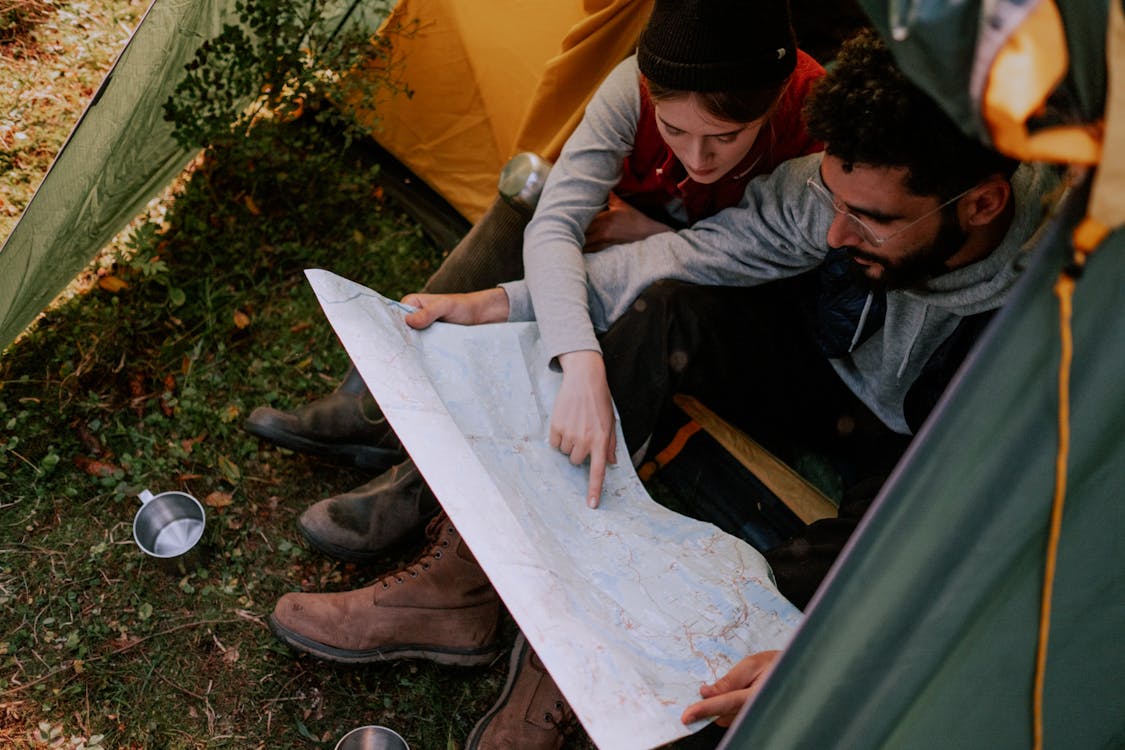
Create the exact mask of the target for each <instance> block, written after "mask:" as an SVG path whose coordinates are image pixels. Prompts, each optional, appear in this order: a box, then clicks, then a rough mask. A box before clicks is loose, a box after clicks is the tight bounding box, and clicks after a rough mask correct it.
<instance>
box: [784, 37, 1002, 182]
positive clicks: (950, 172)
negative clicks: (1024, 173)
mask: <svg viewBox="0 0 1125 750" xmlns="http://www.w3.org/2000/svg"><path fill="white" fill-rule="evenodd" d="M804 114H805V119H806V121H807V123H808V130H809V133H810V134H811V135H812V136H813V137H814V138H816V139H817V140H819V141H821V142H822V143H824V144H825V150H826V152H827V153H829V154H831V155H832V156H835V157H838V158H840V159H842V160H844V162H846V163H849V164H867V165H873V166H880V167H906V168H907V169H908V170H909V175H908V177H907V180H906V187H907V188H908V189H909V190H910V191H911V192H913V193H915V194H916V195H935V196H937V197H938V198H940V199H942V200H948V199H949V198H952V197H953V196H955V195H957V194H958V193H960V192H961V191H963V190H966V189H968V188H970V187H972V186H973V185H976V184H977V183H979V182H981V181H983V180H984V179H986V178H988V177H990V176H992V175H994V174H1002V175H1004V176H1006V177H1010V176H1011V174H1012V172H1014V171H1015V168H1016V166H1018V162H1016V161H1015V160H1013V159H1009V158H1008V157H1005V156H1003V155H1001V154H999V153H997V152H996V151H994V150H992V149H990V148H988V147H987V146H985V145H984V144H982V143H980V142H979V141H977V140H975V139H974V138H971V137H970V136H968V135H966V134H965V133H964V132H963V131H962V130H961V129H960V128H959V127H958V126H957V124H956V123H954V122H953V120H952V119H951V118H950V117H949V116H948V115H947V114H945V112H944V111H942V109H941V108H940V107H939V106H938V105H937V103H936V102H934V100H933V99H931V98H930V97H929V96H927V95H926V94H925V93H924V92H923V91H922V90H921V89H919V88H918V87H917V86H915V85H914V84H913V83H911V82H910V81H909V80H908V79H907V78H906V76H905V75H903V74H902V72H901V71H900V70H899V69H898V66H897V65H896V64H895V60H894V56H893V55H892V54H891V51H890V49H888V48H887V46H886V44H885V43H884V42H883V41H882V39H880V38H879V36H878V35H876V34H875V33H874V32H872V31H870V30H864V31H861V32H860V33H858V34H857V35H855V36H854V37H852V38H851V39H849V40H848V41H847V42H845V43H844V44H843V45H842V46H841V47H840V53H839V55H838V57H837V58H836V61H835V64H834V65H832V66H831V67H830V69H829V71H828V73H827V74H826V75H825V76H824V77H823V78H822V79H821V80H820V81H818V82H817V84H816V88H814V89H813V93H812V94H811V96H810V97H809V99H808V101H807V102H806V104H805V110H804Z"/></svg>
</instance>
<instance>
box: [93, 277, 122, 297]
mask: <svg viewBox="0 0 1125 750" xmlns="http://www.w3.org/2000/svg"><path fill="white" fill-rule="evenodd" d="M98 286H100V287H101V288H102V289H104V290H105V291H107V292H109V293H110V294H117V293H118V292H120V291H121V290H122V289H128V288H129V282H127V281H125V280H124V279H122V278H120V277H118V276H103V277H101V278H100V279H98Z"/></svg>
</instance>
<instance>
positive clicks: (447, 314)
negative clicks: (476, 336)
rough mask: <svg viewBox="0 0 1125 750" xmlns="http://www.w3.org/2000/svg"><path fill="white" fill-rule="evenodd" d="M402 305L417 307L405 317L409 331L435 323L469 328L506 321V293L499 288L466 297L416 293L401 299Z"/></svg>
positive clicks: (462, 295)
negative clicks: (436, 321)
mask: <svg viewBox="0 0 1125 750" xmlns="http://www.w3.org/2000/svg"><path fill="white" fill-rule="evenodd" d="M402 303H403V304H404V305H410V306H411V307H417V308H418V309H417V310H415V311H414V312H412V313H409V314H408V315H407V316H406V324H407V325H408V326H410V327H411V328H426V327H428V326H429V325H430V324H431V323H433V322H434V321H435V320H444V321H445V322H447V323H460V324H461V325H466V326H472V325H477V324H479V323H503V322H504V321H506V320H507V319H508V293H507V292H505V291H504V290H503V289H501V288H500V287H496V288H494V289H485V290H483V291H480V292H470V293H468V294H425V293H423V292H416V293H414V294H408V295H406V296H405V297H403V298H402Z"/></svg>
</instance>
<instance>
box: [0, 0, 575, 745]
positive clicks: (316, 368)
mask: <svg viewBox="0 0 1125 750" xmlns="http://www.w3.org/2000/svg"><path fill="white" fill-rule="evenodd" d="M140 10H141V8H140V7H139V6H133V5H128V4H123V3H120V2H118V3H116V4H114V3H112V2H107V3H105V4H104V6H103V5H101V4H95V3H90V4H82V5H71V6H66V7H57V8H55V13H54V15H53V16H52V17H51V18H50V19H49V20H46V21H43V22H42V23H40V25H38V26H36V27H34V28H33V29H31V31H30V32H28V33H26V34H25V35H24V36H23V37H21V40H20V41H18V43H17V45H18V46H17V47H15V48H13V47H12V46H11V45H10V44H8V45H6V46H5V47H4V50H5V55H6V58H5V76H4V80H5V81H6V82H13V81H14V79H13V78H11V77H9V69H10V70H11V71H14V75H15V76H17V77H20V76H22V77H23V78H20V80H19V82H16V83H15V85H13V86H8V84H7V83H5V90H4V96H5V97H9V98H6V99H5V100H4V104H5V106H6V109H5V111H6V112H10V113H15V114H14V115H13V116H12V117H11V119H10V120H6V121H5V123H4V126H3V130H0V137H3V138H5V139H7V140H5V149H4V153H5V157H4V158H5V159H8V163H7V164H6V168H5V171H4V178H3V182H2V183H0V197H2V199H3V201H4V202H3V204H2V205H0V213H3V215H4V219H5V220H6V221H7V220H9V219H14V216H15V214H18V211H19V210H21V209H22V207H23V205H25V204H26V202H27V200H28V199H29V198H30V195H31V193H32V191H33V190H34V187H35V185H36V184H37V183H38V180H39V179H41V177H42V173H43V172H45V170H46V167H47V165H48V164H49V162H50V159H51V158H52V157H53V154H54V150H57V148H58V146H59V144H61V142H62V140H63V139H64V138H65V136H66V133H67V132H69V123H72V122H74V121H75V120H76V118H77V116H78V114H79V112H80V111H81V108H82V107H83V106H84V104H85V97H86V96H88V95H89V94H90V93H92V91H93V90H94V88H95V87H96V85H97V83H98V81H99V80H100V76H101V71H104V69H105V68H106V67H108V64H109V62H110V60H111V59H112V56H113V53H115V52H116V49H117V47H119V46H120V44H121V43H122V42H123V40H124V38H125V28H119V27H121V26H125V27H128V26H130V25H131V24H133V23H135V21H136V19H137V18H138V17H139V13H140ZM68 14H69V15H68ZM74 17H81V18H88V19H96V21H93V20H91V21H90V22H89V24H88V25H87V27H86V28H85V29H77V30H75V31H72V32H71V34H72V36H71V37H70V38H69V39H64V38H61V37H56V36H55V35H56V34H64V33H65V28H66V24H67V23H70V22H71V19H72V18H74ZM80 36H81V37H82V38H83V39H84V40H85V41H84V42H82V43H81V44H80V43H79V40H78V37H80ZM95 41H97V42H98V44H94V42H95ZM86 42H89V43H88V44H87V43H86ZM99 45H100V46H99ZM95 47H96V48H97V50H96V51H97V54H96V55H95V57H96V58H97V59H96V60H92V59H91V58H89V57H88V55H91V54H93V53H94V52H95ZM13 50H15V52H13ZM12 55H16V58H13V57H12ZM67 55H73V56H76V59H75V60H69V61H68V60H67V59H65V58H66V56H67ZM25 58H26V60H27V61H28V64H27V65H26V66H24V65H23V61H24V60H25ZM13 59H14V60H15V62H14V63H13ZM33 60H34V61H35V63H34V64H32V61H33ZM37 66H38V67H37ZM51 70H65V71H74V72H75V74H74V75H73V76H71V75H69V74H68V73H60V74H59V75H57V76H54V77H51V73H50V71H51ZM37 76H44V77H42V78H39V79H37V80H32V79H34V78H36V77H37ZM36 87H38V88H36ZM36 90H41V91H42V92H43V93H42V95H41V96H32V95H31V94H30V93H29V92H32V91H36ZM10 97H15V101H16V102H17V104H16V105H15V106H13V105H12V104H11V102H12V99H11V98H10ZM16 110H19V111H18V112H16ZM16 115H18V117H17V116H16ZM18 133H25V134H29V133H34V134H35V135H34V136H33V137H32V136H29V137H28V138H27V139H26V140H34V142H35V144H36V146H35V147H34V148H32V147H27V148H23V147H19V148H15V149H12V150H9V148H8V146H10V145H11V144H15V143H23V142H24V140H25V139H20V138H18V137H17V134H18ZM310 138H314V136H312V135H310V133H309V131H308V130H307V129H304V128H302V127H301V126H300V124H298V125H289V126H285V125H276V126H272V125H271V126H269V127H264V128H262V129H260V130H259V131H258V132H257V134H256V135H255V137H254V139H253V140H252V141H250V142H248V143H247V144H245V147H244V148H240V150H238V151H225V152H215V153H211V154H209V155H208V156H207V157H205V158H202V159H200V160H198V161H197V162H196V163H195V164H194V165H193V167H192V170H191V171H190V174H189V175H187V176H186V177H185V179H183V180H182V181H181V182H180V183H179V186H178V188H177V190H176V193H175V194H174V195H173V196H171V197H170V199H169V201H168V202H167V204H166V209H167V210H166V213H159V212H158V213H157V214H156V217H157V218H153V219H143V218H142V219H141V221H140V223H138V224H137V225H136V226H135V227H134V228H133V231H132V232H131V233H130V234H129V235H127V237H123V238H121V239H119V240H118V241H117V242H116V243H115V244H114V245H113V246H112V247H111V248H109V249H108V250H107V252H106V253H104V254H103V257H102V258H101V260H100V261H98V262H97V263H96V264H95V265H93V266H92V267H91V268H90V269H89V270H88V271H87V273H86V276H88V277H89V278H90V279H91V283H90V284H89V285H88V287H89V291H88V292H86V293H85V294H84V295H82V296H78V297H72V298H69V299H63V300H61V301H60V302H59V303H58V304H56V305H55V306H54V307H53V308H52V309H51V310H50V312H49V313H48V314H46V315H45V316H44V317H43V318H42V319H41V320H40V321H39V322H38V324H37V325H36V326H35V327H33V328H32V329H31V330H30V331H28V332H27V333H26V334H25V335H24V336H23V337H22V338H21V339H20V341H19V342H18V343H17V344H15V345H13V346H12V347H11V348H9V350H8V351H6V352H5V353H4V356H3V358H2V359H0V746H3V747H12V748H25V747H26V748H39V747H55V748H79V747H83V748H99V747H100V748H222V747H226V748H265V747H268V748H318V747H332V746H333V745H334V743H335V740H336V739H337V738H338V737H339V736H341V735H342V734H343V733H344V732H346V731H347V730H349V729H351V728H353V727H355V726H358V725H362V724H367V723H382V724H387V725H390V726H392V727H394V728H395V729H397V730H398V731H400V732H401V733H402V734H403V735H404V736H406V737H407V738H408V739H409V741H410V742H411V743H412V745H413V746H414V747H415V748H418V749H419V750H431V749H440V748H457V747H460V746H462V744H463V742H464V739H465V737H466V735H467V733H468V731H469V729H470V728H471V727H472V725H473V724H474V723H475V722H476V720H477V719H478V718H479V717H480V716H482V715H483V713H484V712H485V711H486V710H487V708H488V707H489V706H490V705H491V703H492V702H493V700H494V699H495V696H496V694H497V693H498V691H499V688H500V685H501V684H502V681H503V679H504V676H505V675H504V673H505V671H506V666H507V660H506V655H501V656H500V657H499V658H498V659H497V660H496V662H495V663H494V664H493V665H491V666H489V667H486V668H481V669H470V670H457V669H450V668H445V667H439V666H436V665H433V664H430V663H427V662H422V661H414V662H392V663H388V664H386V665H378V666H372V667H369V668H362V669H358V668H342V667H335V666H330V665H327V664H324V663H321V662H318V661H315V660H310V659H307V658H296V657H295V656H294V655H293V654H292V653H291V652H290V651H288V650H287V649H286V648H284V647H282V646H281V645H280V644H279V643H278V642H277V641H276V640H275V639H274V638H273V636H272V635H271V634H270V633H269V631H268V630H267V629H266V627H265V624H264V618H265V617H266V616H267V615H268V613H269V612H270V611H271V610H272V608H273V605H274V603H275V601H276V600H277V598H278V597H279V596H280V595H281V594H282V593H284V592H286V591H290V590H298V589H302V590H347V589H352V588H355V587H357V586H359V585H362V584H363V583H364V582H366V581H368V580H370V579H372V578H374V577H375V576H376V575H377V574H378V573H380V572H382V571H383V570H385V569H386V568H388V567H390V566H391V565H394V564H397V563H398V562H400V561H398V560H392V559H387V560H383V561H380V563H379V564H377V565H373V566H370V567H357V566H355V565H346V564H339V563H337V562H333V561H331V560H328V559H326V558H323V557H321V556H319V555H316V554H314V553H312V552H311V551H310V550H308V549H307V548H306V547H305V545H304V544H303V542H302V541H301V539H300V535H299V533H298V532H297V530H296V526H295V520H296V518H297V516H298V515H299V514H300V513H301V512H302V511H303V510H304V509H305V508H306V507H307V506H308V505H309V504H310V503H311V502H313V501H315V500H317V499H319V498H321V497H325V496H328V495H331V494H335V493H338V492H342V491H345V490H347V489H350V488H352V487H354V486H356V485H358V484H360V483H361V482H363V481H365V480H366V479H367V478H368V477H367V475H365V474H361V473H359V472H356V471H354V470H350V469H347V468H343V467H339V466H334V465H331V464H328V463H324V462H320V461H317V460H315V459H311V458H308V457H305V456H301V455H296V454H293V453H290V452H287V451H284V450H281V449H276V448H273V447H271V446H269V445H266V444H262V443H260V442H259V441H257V440H256V439H253V438H251V437H250V436H249V435H247V434H246V433H244V432H243V431H242V430H241V423H242V421H243V419H244V418H245V416H246V415H247V414H248V412H249V411H250V410H251V409H252V408H253V407H254V406H257V405H260V404H274V405H276V406H279V407H282V408H287V407H291V406H295V405H299V404H301V403H304V402H306V401H308V400H310V399H312V398H315V397H318V396H321V395H324V394H325V393H327V392H328V391H329V390H331V388H332V387H333V386H334V385H335V384H336V383H337V382H338V378H339V377H340V376H341V375H342V374H343V373H344V371H345V368H346V358H345V355H344V353H343V350H342V349H341V348H340V346H339V345H338V344H337V342H336V340H335V337H334V335H333V334H332V332H331V330H330V327H329V325H328V324H327V322H326V320H325V319H324V317H323V315H322V314H321V312H320V310H319V308H318V307H317V304H316V302H315V299H314V296H313V294H312V292H311V290H310V289H309V288H308V285H307V284H306V282H305V281H304V278H303V275H302V274H301V271H302V269H304V268H306V267H309V266H320V267H326V268H330V269H331V270H333V271H335V272H337V273H340V274H342V275H344V276H347V277H349V278H354V279H357V280H359V281H361V282H364V283H366V284H369V285H371V286H373V287H374V288H376V289H378V290H380V291H381V292H383V293H385V294H387V295H388V296H392V297H394V296H398V295H401V294H404V293H406V292H408V291H412V290H415V289H417V288H419V287H420V285H421V283H422V282H423V281H424V279H425V278H426V277H427V276H428V275H429V274H430V273H431V272H432V271H433V270H434V269H435V268H436V267H437V265H438V263H439V262H440V257H441V252H440V251H439V250H438V249H437V248H435V247H434V246H433V245H432V244H431V243H429V242H428V241H427V240H426V238H425V237H424V236H423V234H422V232H421V231H420V229H419V227H418V226H417V225H415V224H414V223H413V222H411V221H410V220H409V219H408V218H407V217H406V216H404V215H403V214H402V213H401V212H399V211H398V210H397V209H396V208H395V207H394V206H393V205H390V204H389V203H387V202H385V201H384V200H383V198H382V190H381V189H380V187H379V183H378V175H377V173H376V172H375V171H374V170H373V169H372V168H371V167H370V166H369V165H367V164H365V163H363V162H362V161H359V160H357V159H354V158H350V157H345V156H343V155H341V154H338V153H333V152H329V151H314V150H313V149H312V146H311V145H310V144H313V143H314V142H315V141H311V140H308V139H310ZM11 223H12V222H9V223H6V224H4V225H2V227H0V228H2V230H3V233H4V234H5V235H6V233H7V232H8V231H9V230H10V228H11ZM145 488H148V489H151V490H153V491H162V490H167V489H181V490H184V491H188V492H190V493H192V494H194V495H195V496H196V497H198V498H199V499H200V500H201V501H203V502H205V503H206V504H208V505H209V506H210V507H208V516H209V520H208V528H207V532H206V536H205V539H204V544H205V547H204V549H205V552H206V555H205V557H204V560H203V562H202V563H201V567H199V568H198V569H196V570H194V571H192V572H190V573H189V574H188V575H184V576H176V575H171V574H169V573H167V572H165V571H164V570H162V569H160V568H159V567H157V566H156V565H154V564H153V562H152V561H151V560H147V559H145V558H144V557H143V555H142V554H141V553H140V552H139V550H138V549H137V548H136V546H135V545H134V543H133V540H132V535H131V523H132V518H133V515H134V513H135V511H136V509H137V507H138V506H139V501H138V499H137V494H138V493H139V492H140V491H141V490H143V489H145ZM508 628H509V635H511V634H514V629H513V626H511V625H510V624H509V625H508ZM570 747H588V744H587V743H586V742H585V741H584V740H583V739H582V738H578V739H577V740H575V741H574V742H572V743H571V745H570Z"/></svg>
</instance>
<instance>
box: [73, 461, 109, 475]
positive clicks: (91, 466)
mask: <svg viewBox="0 0 1125 750" xmlns="http://www.w3.org/2000/svg"><path fill="white" fill-rule="evenodd" d="M74 465H75V466H77V467H78V468H79V469H81V470H82V471H84V472H86V473H87V474H89V475H91V476H95V477H111V476H113V473H114V472H115V471H118V470H119V468H118V467H117V466H115V465H113V464H111V463H106V462H105V461H95V460H94V459H92V458H87V457H86V456H75V457H74Z"/></svg>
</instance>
